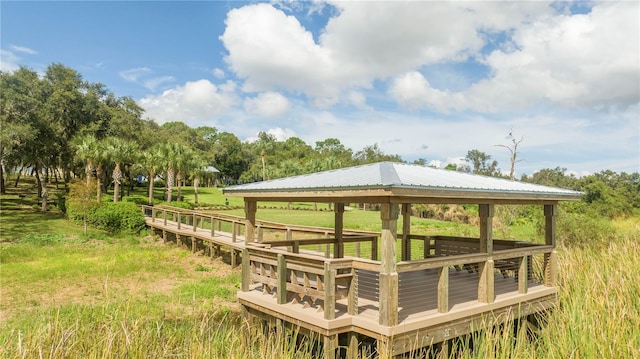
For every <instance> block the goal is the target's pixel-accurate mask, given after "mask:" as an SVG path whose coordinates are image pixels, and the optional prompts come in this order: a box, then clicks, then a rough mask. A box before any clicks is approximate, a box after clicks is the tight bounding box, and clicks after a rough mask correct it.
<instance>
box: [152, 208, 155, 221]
mask: <svg viewBox="0 0 640 359" xmlns="http://www.w3.org/2000/svg"><path fill="white" fill-rule="evenodd" d="M155 221H156V208H155V207H151V222H155Z"/></svg>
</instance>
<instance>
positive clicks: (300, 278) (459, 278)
mask: <svg viewBox="0 0 640 359" xmlns="http://www.w3.org/2000/svg"><path fill="white" fill-rule="evenodd" d="M142 210H143V212H144V213H145V215H146V216H147V217H148V218H150V219H151V223H155V222H160V224H163V225H165V226H166V225H167V223H168V221H171V222H173V223H176V224H177V227H178V232H179V233H180V234H182V235H187V234H185V233H189V235H191V236H192V238H193V240H194V241H195V239H196V238H201V239H203V240H214V238H215V237H214V235H222V234H225V235H227V236H229V237H230V238H231V241H230V243H232V244H234V245H233V246H232V247H231V248H232V249H231V250H232V253H239V252H240V251H241V252H242V287H241V291H243V292H248V291H254V290H260V291H262V292H263V293H265V294H270V295H275V296H276V298H277V303H278V304H284V303H290V302H294V303H300V304H302V305H303V306H304V307H312V308H317V310H318V311H321V312H323V313H324V319H326V320H331V319H334V318H336V314H337V313H340V315H360V313H359V311H360V310H362V311H363V312H364V311H366V312H367V313H369V314H370V313H372V312H374V313H378V314H376V315H378V319H380V318H382V316H384V315H387V314H386V313H380V310H381V308H384V307H387V305H383V302H382V301H386V300H394V298H393V297H391V298H390V297H387V296H386V294H388V293H380V290H381V288H380V275H379V273H380V270H381V262H380V261H378V260H377V257H378V253H377V251H378V250H377V247H378V241H379V238H378V235H375V234H371V232H364V233H363V232H357V231H354V232H353V233H351V232H348V231H346V230H345V232H344V233H343V238H342V242H343V244H344V245H345V246H346V247H348V248H349V249H346V250H345V254H346V257H345V258H332V257H331V253H333V251H332V248H331V246H334V245H335V241H336V239H335V238H334V237H333V236H332V235H333V233H332V232H331V231H330V230H329V229H326V228H314V227H303V226H287V225H282V224H274V223H269V222H266V221H256V223H257V225H256V229H257V230H256V231H255V233H256V234H257V240H256V242H254V243H244V236H243V235H242V234H243V233H245V228H244V226H245V223H246V221H245V220H244V219H243V218H241V217H237V216H229V215H224V214H217V213H216V214H204V213H198V212H195V211H187V210H182V209H176V208H163V207H150V206H142ZM266 230H271V231H280V233H282V234H283V239H278V240H274V239H266V238H265V237H264V236H263V232H262V231H266ZM185 231H186V232H185ZM205 233H206V235H205ZM319 233H320V234H321V236H320V237H318V236H317V235H318V234H319ZM294 234H295V235H296V236H297V235H298V234H305V235H306V236H307V237H305V238H294ZM314 234H315V237H313V236H312V235H314ZM309 236H311V237H310V238H309ZM207 238H208V239H207ZM398 240H399V241H402V243H401V244H402V245H403V250H402V251H400V256H402V258H401V260H400V261H399V262H398V263H397V264H396V267H395V268H396V272H397V273H398V278H399V285H398V286H399V290H398V292H397V296H396V298H395V300H398V302H399V303H400V304H401V305H399V306H397V307H398V308H403V309H402V310H403V311H405V314H404V315H405V316H404V317H402V314H399V316H400V318H399V319H401V320H402V319H403V318H405V317H407V316H408V314H406V313H409V314H411V312H410V310H418V311H429V310H437V312H440V313H447V312H450V311H451V309H452V307H454V306H455V305H456V304H458V303H463V302H467V301H469V300H477V302H478V303H492V302H493V301H494V300H495V297H496V293H497V292H500V293H502V294H504V293H508V294H509V293H510V294H509V295H519V294H521V295H525V294H527V293H528V292H529V290H530V288H529V287H530V285H536V286H537V285H544V286H547V287H554V286H555V285H556V276H557V269H556V268H557V254H556V251H555V249H554V247H553V246H550V245H534V244H532V243H529V242H519V241H510V240H498V239H496V240H493V242H492V243H493V250H492V252H491V253H483V252H481V249H480V248H481V246H480V240H479V239H478V238H464V237H447V236H424V235H407V236H403V235H402V234H398ZM236 243H237V245H235V244H236ZM227 245H229V244H228V243H227ZM349 246H351V247H349ZM472 283H475V286H473V284H472ZM470 284H471V286H470ZM498 285H499V286H500V288H499V290H498ZM469 288H471V289H472V290H471V291H469ZM429 298H433V300H430V299H429ZM345 299H346V303H345ZM360 299H362V302H366V305H364V306H360V307H359V302H360ZM345 304H346V306H345ZM385 304H386V303H385ZM338 306H340V307H341V308H342V309H341V310H338V309H337V307H338ZM410 308H413V309H410ZM363 315H365V314H363ZM367 315H368V314H367Z"/></svg>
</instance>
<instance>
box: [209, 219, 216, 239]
mask: <svg viewBox="0 0 640 359" xmlns="http://www.w3.org/2000/svg"><path fill="white" fill-rule="evenodd" d="M209 219H210V220H211V238H213V237H214V236H215V235H216V230H215V224H216V220H215V219H213V216H211V217H209Z"/></svg>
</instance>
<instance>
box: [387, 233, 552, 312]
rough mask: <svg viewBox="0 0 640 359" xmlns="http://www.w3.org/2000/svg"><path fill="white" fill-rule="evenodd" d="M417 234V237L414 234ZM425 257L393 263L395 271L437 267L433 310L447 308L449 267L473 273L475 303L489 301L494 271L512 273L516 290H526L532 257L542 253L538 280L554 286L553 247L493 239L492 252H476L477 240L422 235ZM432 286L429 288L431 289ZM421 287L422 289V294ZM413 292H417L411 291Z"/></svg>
mask: <svg viewBox="0 0 640 359" xmlns="http://www.w3.org/2000/svg"><path fill="white" fill-rule="evenodd" d="M415 237H418V236H415ZM418 239H422V240H424V243H425V245H424V246H425V247H424V248H425V249H424V253H425V254H424V255H425V257H427V258H425V259H421V260H413V261H401V262H399V263H397V265H396V270H397V272H398V273H408V272H415V271H421V270H429V269H437V271H438V272H437V309H438V311H439V312H441V313H446V312H448V311H449V310H450V305H449V270H450V268H455V269H456V270H458V271H460V270H466V271H468V272H470V273H473V272H476V273H477V274H478V275H477V280H478V282H477V287H478V296H477V299H478V301H479V302H487V303H491V302H493V300H494V298H495V293H494V274H495V272H496V271H498V272H500V273H502V275H503V276H504V277H507V276H513V277H514V278H515V280H517V283H518V292H519V293H521V294H526V293H527V292H528V285H529V281H530V280H532V279H533V278H532V277H533V276H532V273H533V271H532V269H531V264H532V258H533V257H534V256H537V255H542V256H544V263H543V272H544V273H543V275H542V276H541V277H542V280H540V282H542V283H543V284H545V285H547V286H555V278H554V277H555V271H556V269H555V267H556V265H557V263H556V261H557V259H556V253H555V248H554V247H553V246H550V245H534V244H532V243H528V242H518V241H508V240H494V241H493V249H494V250H493V253H492V254H488V253H480V242H479V240H478V239H474V238H463V237H445V236H432V237H429V236H424V237H422V238H418ZM432 289H433V288H431V289H429V290H432ZM426 290H427V289H425V292H424V293H426ZM413 295H418V296H419V295H421V294H419V293H418V294H416V293H413Z"/></svg>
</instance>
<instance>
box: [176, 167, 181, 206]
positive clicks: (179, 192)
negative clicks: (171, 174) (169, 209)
mask: <svg viewBox="0 0 640 359" xmlns="http://www.w3.org/2000/svg"><path fill="white" fill-rule="evenodd" d="M176 183H177V184H178V199H177V201H182V185H181V184H182V172H178V174H177V175H176Z"/></svg>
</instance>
